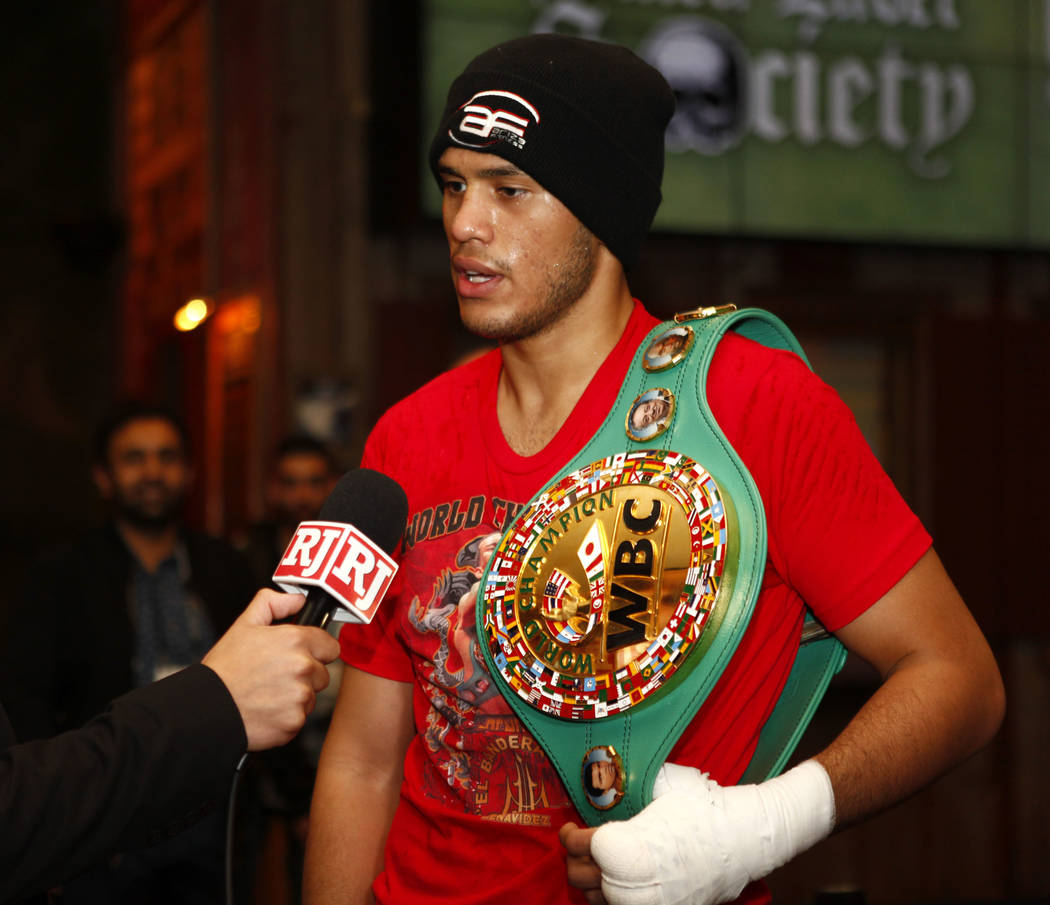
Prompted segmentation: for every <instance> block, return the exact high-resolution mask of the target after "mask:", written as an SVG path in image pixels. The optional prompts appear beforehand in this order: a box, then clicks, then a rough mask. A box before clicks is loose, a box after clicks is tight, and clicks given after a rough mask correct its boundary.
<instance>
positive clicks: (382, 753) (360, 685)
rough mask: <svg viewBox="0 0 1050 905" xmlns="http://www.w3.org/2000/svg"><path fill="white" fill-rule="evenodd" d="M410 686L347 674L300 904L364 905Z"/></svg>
mask: <svg viewBox="0 0 1050 905" xmlns="http://www.w3.org/2000/svg"><path fill="white" fill-rule="evenodd" d="M413 731H414V730H413V724H412V685H411V683H408V682H395V681H393V680H391V679H384V678H380V677H378V676H374V675H371V674H369V673H366V672H362V671H360V670H357V669H354V668H353V667H349V666H348V667H347V668H346V670H345V671H344V673H343V681H342V684H341V685H340V688H339V698H338V701H337V702H336V707H335V712H334V714H333V716H332V724H331V726H330V728H329V730H328V735H327V736H326V738H325V743H324V749H323V750H322V752H321V760H320V764H319V765H318V769H317V779H316V782H315V783H314V796H313V803H312V805H311V807H310V832H309V836H308V837H307V842H306V865H305V875H304V880H303V902H304V905H330V903H331V905H334V903H338V905H364V903H370V902H371V901H372V892H371V885H372V881H373V880H374V879H375V877H376V875H377V874H378V873H379V870H380V868H381V867H382V862H383V848H384V846H385V843H386V837H387V833H388V831H389V829H390V822H391V820H392V819H393V816H394V810H395V808H396V807H397V802H398V793H399V790H400V788H401V778H402V775H403V773H404V760H405V752H406V750H407V748H408V743H409V742H410V741H411V739H412V735H413Z"/></svg>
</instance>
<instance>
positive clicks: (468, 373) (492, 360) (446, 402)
mask: <svg viewBox="0 0 1050 905" xmlns="http://www.w3.org/2000/svg"><path fill="white" fill-rule="evenodd" d="M498 357H499V351H498V350H497V349H493V350H491V351H489V352H486V353H485V354H484V355H481V356H479V357H478V358H475V359H472V360H471V361H468V362H466V363H465V364H462V365H459V366H458V367H455V368H452V369H451V370H449V371H445V372H443V373H441V374H438V375H437V377H434V378H433V379H431V380H429V381H427V382H426V383H425V384H423V386H421V387H420V388H419V389H417V390H415V391H413V392H411V393H409V394H408V395H407V396H405V397H404V398H403V399H401V400H399V401H398V402H395V403H394V404H393V405H392V406H391V407H390V408H388V409H387V410H386V411H385V412H384V413H383V415H382V416H381V417H380V418H379V421H378V422H377V423H376V430H377V431H381V430H389V429H390V428H391V426H400V425H402V424H404V423H405V422H406V421H407V422H409V423H410V424H413V425H414V424H418V423H419V422H420V421H427V422H432V421H440V420H442V419H446V420H452V419H455V418H458V417H461V416H462V408H463V405H464V403H465V402H466V401H467V399H468V398H469V397H470V396H476V394H478V393H479V392H480V391H481V389H482V382H483V381H484V379H485V378H486V377H487V376H489V375H491V374H492V373H493V370H498V367H499V365H498Z"/></svg>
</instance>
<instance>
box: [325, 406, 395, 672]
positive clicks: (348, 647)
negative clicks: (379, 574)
mask: <svg viewBox="0 0 1050 905" xmlns="http://www.w3.org/2000/svg"><path fill="white" fill-rule="evenodd" d="M388 425H389V418H383V419H380V422H379V424H377V425H376V428H375V429H374V430H373V431H372V433H371V434H370V435H369V437H368V440H367V441H366V442H365V451H364V454H363V455H362V457H361V466H362V467H363V468H372V469H375V470H376V471H380V472H383V473H384V474H387V475H389V476H390V477H392V478H394V480H398V476H397V475H396V474H395V473H393V471H392V470H389V469H390V464H391V463H389V461H388V460H387V457H386V456H385V455H384V453H385V450H386V448H387V441H386V437H387V435H388V433H389V427H388ZM400 552H401V551H400V549H398V550H396V551H395V553H394V558H395V559H399V557H400ZM403 587H404V582H403V581H402V580H401V575H400V573H398V574H397V575H395V576H394V580H393V582H392V583H391V585H390V590H389V591H387V595H386V599H384V600H383V602H382V603H381V604H380V605H379V609H378V610H377V611H376V614H375V617H374V618H373V619H372V621H371V622H370V623H369V624H368V625H359V624H357V623H351V622H348V623H346V624H345V625H344V626H343V628H342V629H341V630H340V632H339V645H340V648H341V657H342V659H343V660H344V661H345V662H346V663H348V664H349V665H351V666H353V667H356V668H357V669H360V670H363V671H364V672H368V673H372V674H373V675H377V676H381V677H382V678H385V679H394V680H396V681H398V682H411V681H412V678H413V673H412V661H411V659H410V658H409V655H408V651H407V650H406V649H405V647H404V645H403V644H402V643H401V640H400V638H399V637H398V631H397V629H398V626H399V625H400V624H401V615H400V614H401V607H402V601H401V596H402V589H403Z"/></svg>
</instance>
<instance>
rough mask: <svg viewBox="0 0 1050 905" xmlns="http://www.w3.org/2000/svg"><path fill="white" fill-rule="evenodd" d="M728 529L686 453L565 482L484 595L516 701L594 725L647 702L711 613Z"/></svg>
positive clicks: (515, 534) (530, 521)
mask: <svg viewBox="0 0 1050 905" xmlns="http://www.w3.org/2000/svg"><path fill="white" fill-rule="evenodd" d="M728 528H729V526H728V524H727V513H726V506H725V505H724V503H723V499H722V495H721V493H720V491H719V488H718V486H717V485H716V483H715V481H714V479H713V478H712V477H711V475H710V474H708V472H707V471H706V470H705V469H704V468H703V466H701V465H700V464H698V463H697V462H695V461H694V460H693V459H691V458H689V457H688V456H685V455H683V454H680V453H676V452H668V451H666V450H639V451H637V452H631V453H620V454H618V455H615V456H610V457H607V458H605V459H601V460H599V461H596V462H592V463H591V464H590V465H587V466H585V467H584V468H581V469H578V470H576V471H574V472H572V473H570V474H568V475H566V476H565V477H564V478H563V479H561V480H560V481H558V482H557V483H555V484H553V485H551V486H550V487H548V488H547V489H546V490H545V491H544V492H543V493H541V494H540V495H539V496H537V497H536V498H535V499H534V500H533V501H532V503H530V505H529V506H528V507H526V508H525V509H524V510H523V511H522V512H521V513H519V515H518V517H517V519H516V521H515V523H514V525H513V526H512V527H511V529H510V530H508V531H507V532H506V533H505V534H504V536H503V538H502V540H501V542H500V545H499V547H498V548H497V550H496V552H495V554H494V556H493V561H492V564H491V566H490V569H489V573H488V579H487V582H486V585H485V588H484V592H483V626H484V633H485V638H484V640H483V643H486V644H487V645H488V647H489V652H490V654H491V657H492V662H493V663H494V665H495V667H496V668H497V669H498V670H499V672H500V674H501V675H502V677H503V679H504V680H505V681H506V683H507V685H508V686H509V687H510V689H511V690H512V691H513V693H514V694H516V695H517V696H518V697H520V698H521V699H522V700H524V701H525V702H527V703H528V704H529V705H530V706H531V707H533V708H535V709H537V710H540V711H542V712H544V713H547V714H551V715H553V716H556V717H561V718H564V719H567V720H597V719H601V718H602V717H605V716H610V715H613V714H617V713H623V712H625V711H626V710H628V709H629V708H631V707H633V706H635V705H637V704H639V703H641V702H642V701H643V700H645V699H646V698H647V697H649V696H650V695H652V694H653V693H654V692H656V691H657V690H658V689H659V688H660V687H661V686H662V685H663V684H664V683H665V682H666V681H667V680H668V679H669V678H670V677H671V676H672V675H673V674H674V673H675V671H676V670H677V669H678V668H679V667H680V666H681V665H682V663H683V661H684V660H685V659H686V657H687V656H688V655H689V653H690V651H691V650H692V649H693V648H694V646H696V644H697V642H698V641H699V639H700V636H701V633H702V632H703V630H704V626H705V625H706V624H707V622H708V620H709V619H710V617H711V615H712V613H713V611H714V610H715V607H716V605H717V600H718V590H719V586H720V584H721V581H722V574H723V570H724V568H725V563H726V555H727V536H728ZM596 756H597V755H596ZM599 759H600V758H599ZM617 760H618V758H617ZM610 761H611V762H612V758H611V757H610ZM600 769H603V768H598V767H595V768H593V771H595V772H598V771H600ZM606 772H608V770H607V769H606ZM596 806H598V805H596Z"/></svg>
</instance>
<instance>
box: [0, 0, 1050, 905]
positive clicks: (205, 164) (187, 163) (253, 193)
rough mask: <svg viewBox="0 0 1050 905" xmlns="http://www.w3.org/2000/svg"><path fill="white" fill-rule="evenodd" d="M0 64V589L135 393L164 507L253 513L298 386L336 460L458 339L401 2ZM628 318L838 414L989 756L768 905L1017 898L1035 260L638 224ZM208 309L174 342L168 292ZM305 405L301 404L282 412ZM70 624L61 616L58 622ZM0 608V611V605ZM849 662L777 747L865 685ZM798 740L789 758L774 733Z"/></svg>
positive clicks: (1035, 741) (1042, 856) (141, 27)
mask: <svg viewBox="0 0 1050 905" xmlns="http://www.w3.org/2000/svg"><path fill="white" fill-rule="evenodd" d="M5 21H6V25H7V28H6V29H5V37H4V39H3V40H4V44H5V45H6V46H5V47H4V52H3V53H2V54H0V73H2V88H3V90H2V92H0V98H2V100H0V103H2V104H3V107H2V108H0V109H2V121H3V123H4V124H5V126H6V133H7V134H6V140H5V141H4V142H2V143H0V273H2V279H3V283H2V290H0V298H2V302H0V406H2V412H0V414H2V417H3V424H4V431H3V450H4V458H3V462H2V464H3V475H4V477H5V489H4V492H3V494H2V495H0V506H2V510H3V511H2V518H0V532H2V544H0V549H2V551H3V553H2V559H0V567H2V569H3V575H4V581H3V590H2V591H0V602H2V603H3V605H4V606H5V607H6V606H9V605H15V604H16V602H17V600H18V596H19V593H20V586H21V582H22V581H23V576H24V571H23V570H24V568H25V566H26V564H27V563H28V562H29V561H30V560H31V559H32V558H33V557H34V556H35V555H36V554H37V553H38V552H39V551H40V550H41V549H43V548H44V547H45V546H47V545H49V544H51V543H53V542H55V541H57V540H60V539H63V538H68V537H71V536H73V535H75V534H76V533H78V532H79V531H81V530H83V529H84V528H85V527H88V526H90V525H92V524H94V523H96V522H97V520H98V518H99V516H100V512H99V507H98V504H97V502H96V499H95V495H94V492H93V489H92V487H91V484H90V479H89V469H88V464H89V463H88V451H89V449H90V443H91V437H92V433H93V430H94V426H95V424H96V422H97V421H98V419H99V418H100V417H101V415H102V414H103V413H104V412H105V411H106V410H107V409H108V408H109V407H110V405H111V404H112V402H113V401H114V399H116V398H117V397H119V396H122V395H127V394H140V395H148V396H152V397H156V398H159V399H162V400H164V401H166V402H170V403H172V404H174V405H176V406H177V407H178V408H179V409H181V410H182V411H183V412H184V414H185V415H186V417H187V420H188V422H189V424H190V428H191V433H192V435H193V446H194V453H195V458H196V460H197V466H198V480H197V483H196V488H195V492H194V497H193V500H192V501H191V506H190V513H189V514H190V518H191V520H193V521H194V522H195V523H197V524H198V525H200V526H202V527H205V528H207V529H208V530H211V531H213V532H215V533H229V532H232V531H234V530H237V529H238V528H241V527H243V526H244V525H245V524H246V523H248V522H250V521H251V520H253V519H255V518H257V517H258V516H259V515H260V513H261V508H262V478H263V475H264V472H265V466H266V461H267V457H268V455H269V452H270V449H271V448H272V445H273V443H274V442H275V441H276V440H277V439H278V438H279V437H280V436H281V435H283V434H284V433H285V432H286V431H288V430H290V429H291V428H293V427H295V426H296V425H297V424H299V423H300V419H301V418H302V417H304V414H303V413H304V411H307V410H308V409H309V410H312V411H316V410H317V408H318V406H320V409H321V410H322V411H325V412H328V413H329V414H330V415H332V417H330V418H329V419H328V420H327V421H324V422H323V423H324V425H326V426H325V427H324V431H325V432H327V439H329V440H330V441H331V442H332V443H333V445H334V446H335V447H336V449H337V451H338V452H339V454H340V456H341V458H342V459H343V464H344V465H347V466H350V465H352V464H354V463H355V461H356V457H357V455H358V454H359V450H360V445H361V442H362V440H363V437H364V436H365V434H366V432H367V430H368V428H369V426H370V425H371V423H372V422H373V421H374V419H375V417H376V416H377V415H378V414H379V413H380V412H381V411H382V410H383V409H384V408H385V407H386V406H387V405H389V404H390V403H391V402H393V401H395V400H396V399H397V398H399V397H400V396H402V395H404V394H405V393H407V392H409V391H411V390H412V389H414V388H415V387H417V386H419V385H420V384H421V383H423V382H424V381H425V380H427V379H429V378H430V377H431V376H433V375H434V374H436V373H438V372H439V371H441V370H443V369H444V368H446V367H447V366H448V365H449V364H450V363H451V362H452V361H453V360H454V359H455V358H456V357H457V356H458V355H460V354H462V353H463V352H466V351H468V350H469V349H470V348H472V347H473V345H474V343H473V341H472V340H471V339H470V338H469V337H468V336H466V335H465V334H464V333H463V331H462V329H461V328H460V327H459V325H458V321H457V318H456V313H455V305H454V299H453V297H452V293H451V290H450V287H449V285H448V276H447V265H446V258H445V253H444V243H443V239H442V236H441V233H440V227H439V225H438V224H437V223H435V222H432V221H428V220H427V219H426V218H424V217H423V216H422V215H421V214H420V212H419V193H420V191H422V189H421V187H420V186H419V184H418V172H419V169H418V167H419V164H418V155H419V154H420V153H421V148H422V146H423V141H424V136H423V132H424V129H423V128H422V127H421V126H420V125H419V124H418V118H419V116H418V79H419V73H420V65H419V44H420V39H419V25H420V14H419V9H418V6H417V4H416V3H374V4H367V3H364V2H347V3H339V2H336V0H328V2H317V3H310V4H298V3H295V2H293V0H262V2H259V3H249V2H247V0H211V2H194V0H128V2H125V3H120V2H116V0H106V2H95V3H72V2H67V3H51V4H47V3H44V4H18V5H14V6H11V7H10V8H8V9H6V10H5ZM631 284H632V289H633V290H634V292H635V294H636V295H638V296H639V297H640V298H642V299H643V300H644V301H645V302H646V303H647V305H648V306H649V307H650V308H651V309H652V310H653V311H654V312H655V313H657V314H661V315H669V314H670V313H672V312H674V311H676V310H683V309H687V308H693V307H696V306H698V305H707V304H721V303H725V302H736V303H738V304H747V305H761V306H763V307H766V308H770V309H771V310H773V311H774V312H776V313H777V314H779V315H780V316H781V317H783V318H784V319H785V320H786V321H787V322H788V323H789V324H790V325H791V326H792V327H793V328H794V329H795V331H796V332H797V333H798V335H799V336H800V338H801V339H802V340H803V343H804V345H805V346H806V347H807V349H809V350H810V353H811V357H812V359H813V362H814V364H815V365H816V367H817V369H818V370H819V371H820V372H821V373H822V374H824V376H825V377H826V379H828V380H829V382H831V383H833V384H834V385H835V386H836V387H837V388H838V389H839V390H840V392H842V394H843V396H844V397H845V398H846V399H847V401H848V402H849V403H850V404H851V406H853V407H854V409H855V410H856V411H857V412H858V417H859V419H860V420H861V423H862V426H864V427H865V430H866V432H867V433H868V435H869V439H870V440H872V442H873V445H874V446H875V448H876V450H877V452H878V454H879V455H880V458H881V459H882V461H883V463H884V464H885V465H886V467H887V469H888V470H889V471H890V473H891V475H892V476H893V477H894V479H895V481H896V482H897V484H898V486H899V487H900V488H901V490H902V492H903V493H904V495H905V497H906V498H907V499H908V501H909V502H910V503H911V505H912V506H913V507H914V508H915V509H916V511H917V512H918V513H919V514H920V516H921V517H922V518H923V520H924V522H925V523H926V525H927V526H928V527H929V528H930V530H931V531H932V533H933V534H934V537H935V541H936V546H937V549H938V550H939V552H940V553H941V556H942V558H943V559H944V560H945V562H946V564H947V566H948V568H949V571H950V573H951V574H952V576H953V578H954V579H955V581H956V583H957V584H958V585H959V587H960V590H961V591H962V592H963V595H964V597H965V598H966V600H967V601H968V603H969V604H970V606H971V608H972V609H973V611H974V613H975V615H976V616H977V618H978V620H979V621H980V623H981V625H982V627H983V628H984V630H985V632H986V633H987V634H988V636H989V638H990V639H991V641H992V643H993V646H994V649H995V651H996V654H997V657H998V658H999V661H1000V666H1001V668H1002V671H1003V674H1004V678H1005V680H1006V683H1007V690H1008V696H1009V698H1008V707H1009V712H1008V717H1007V722H1006V725H1005V726H1004V728H1003V730H1002V732H1001V733H1000V734H999V736H998V737H997V739H996V741H995V742H994V743H993V744H992V746H991V747H990V748H989V749H988V750H987V751H985V752H983V753H982V754H980V755H978V756H977V757H975V758H974V759H972V760H971V761H970V762H968V763H967V764H965V765H963V766H962V767H961V768H959V769H958V770H957V771H955V772H954V773H953V774H952V775H951V776H949V777H946V778H945V779H944V780H942V781H941V782H939V783H937V784H936V785H935V786H933V787H932V788H931V789H929V790H927V791H926V792H924V793H922V794H921V795H919V796H916V797H915V798H914V799H912V800H911V801H909V802H907V803H905V804H904V805H901V806H899V807H898V808H895V809H894V810H892V811H891V812H889V813H887V814H885V815H883V816H881V817H879V818H876V819H875V820H873V821H871V822H870V823H868V824H866V825H865V826H863V827H859V828H856V829H853V830H850V831H847V832H845V833H842V834H839V835H837V836H835V837H833V838H832V839H831V840H829V841H827V842H825V843H823V844H822V845H821V846H818V848H817V849H815V850H814V851H813V852H810V853H808V854H806V855H804V856H803V857H802V858H800V859H798V860H797V861H796V862H794V863H793V864H792V865H789V866H788V867H786V868H784V869H783V870H781V871H780V872H779V873H778V874H777V875H775V876H774V880H773V885H774V889H775V890H776V891H777V892H778V894H779V896H780V898H779V900H780V901H784V902H800V903H801V902H808V901H810V900H811V899H812V897H813V896H814V894H815V893H816V892H817V891H818V890H819V889H821V888H824V887H829V886H832V885H836V884H839V885H843V884H844V885H847V886H849V885H854V886H857V887H859V888H861V889H863V890H864V891H865V893H866V895H867V898H868V901H870V902H880V903H903V902H963V901H987V902H991V901H997V902H1000V901H1001V902H1006V901H1026V900H1036V899H1040V900H1046V899H1047V897H1050V858H1047V854H1048V850H1047V843H1046V839H1047V833H1046V830H1045V817H1044V815H1045V813H1046V812H1047V809H1048V807H1050V783H1048V780H1047V778H1046V771H1045V768H1044V765H1045V760H1046V752H1047V748H1048V742H1050V730H1048V724H1047V714H1048V713H1050V616H1048V607H1047V605H1046V602H1045V593H1043V586H1044V584H1045V582H1044V580H1043V577H1042V574H1041V567H1042V563H1043V560H1044V559H1045V557H1046V551H1047V550H1048V541H1050V535H1048V532H1047V530H1046V520H1045V518H1044V516H1043V511H1042V507H1043V505H1045V504H1046V501H1047V499H1048V498H1050V481H1048V479H1047V466H1046V463H1047V460H1048V457H1050V438H1048V426H1047V425H1048V421H1050V419H1048V417H1047V416H1048V405H1047V399H1048V398H1050V368H1048V367H1047V356H1048V353H1050V288H1048V287H1050V256H1048V254H1047V253H1046V252H1045V251H1032V250H1023V249H1011V248H971V247H968V248H962V247H932V246H872V245H862V244H857V243H836V242H805V241H783V240H777V239H776V238H774V237H770V238H764V239H763V238H749V239H742V238H734V237H731V236H681V235H656V236H654V237H653V238H651V239H650V241H649V242H648V243H647V246H646V247H645V249H644V251H643V255H642V260H641V263H640V265H639V267H638V269H637V271H636V272H635V273H634V274H632V278H631ZM196 294H203V295H206V296H207V297H209V298H210V299H211V300H212V301H213V306H214V308H215V310H216V314H215V315H214V316H213V317H212V319H211V320H210V321H208V322H207V324H206V325H205V327H203V328H201V329H200V330H198V331H195V332H194V333H191V334H178V333H176V331H175V330H174V328H173V327H172V326H171V318H172V315H173V314H174V312H175V310H176V309H177V308H178V307H179V305H181V304H182V303H183V302H184V301H185V300H186V299H187V298H189V297H191V296H192V295H196ZM310 405H313V409H310ZM85 618H90V614H85ZM0 625H2V623H0ZM871 687H872V686H871V678H870V675H869V674H868V673H867V672H866V671H865V669H864V668H863V667H862V666H861V665H858V664H853V663H851V664H850V666H849V667H848V668H847V670H846V671H845V673H844V674H843V676H842V677H840V679H839V680H837V682H836V684H835V685H834V687H833V689H832V691H831V693H830V695H829V697H828V699H827V702H826V705H825V707H824V708H823V710H822V712H821V715H820V716H819V717H818V720H817V722H816V724H815V725H814V728H813V730H812V732H811V733H810V736H809V738H808V739H807V740H806V741H805V742H804V745H803V748H804V751H805V750H812V749H814V748H815V747H817V746H818V745H819V743H820V740H821V739H822V738H825V737H830V735H831V734H833V733H834V731H835V730H836V728H837V726H839V725H841V723H842V722H844V721H845V720H846V719H848V717H849V714H850V713H852V712H853V711H854V710H855V709H856V707H857V706H858V705H859V703H861V702H862V701H863V700H864V698H865V697H866V695H867V694H868V693H870V690H871ZM804 751H803V753H804Z"/></svg>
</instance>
